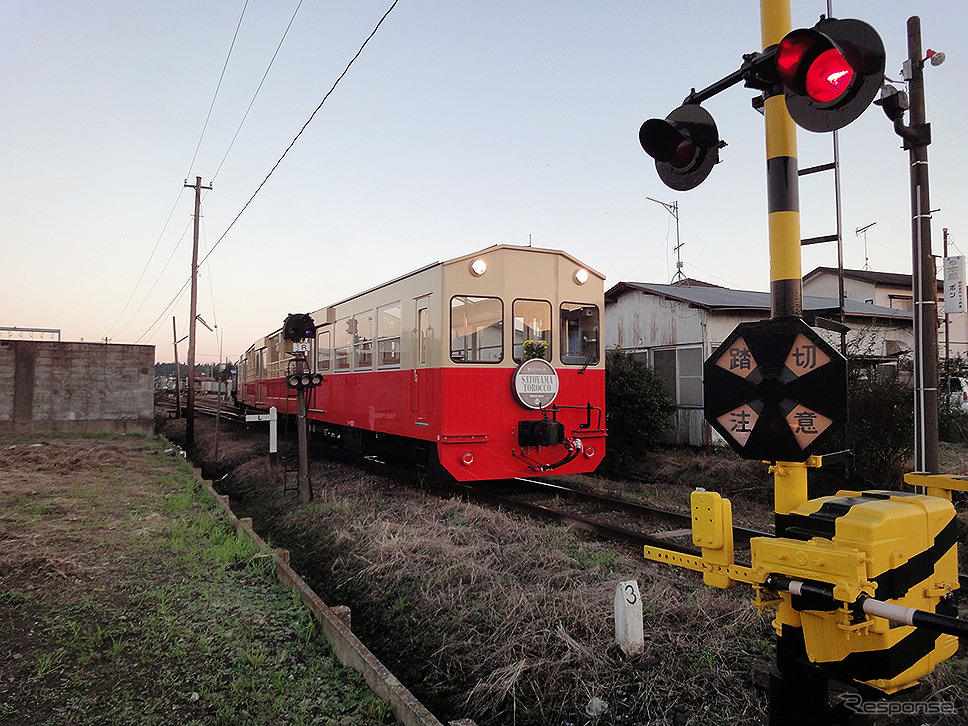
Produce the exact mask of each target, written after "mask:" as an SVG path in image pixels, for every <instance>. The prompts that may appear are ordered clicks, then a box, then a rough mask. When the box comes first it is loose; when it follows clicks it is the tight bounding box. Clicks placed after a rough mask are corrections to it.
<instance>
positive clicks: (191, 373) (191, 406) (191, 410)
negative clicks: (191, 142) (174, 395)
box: [185, 176, 212, 449]
mask: <svg viewBox="0 0 968 726" xmlns="http://www.w3.org/2000/svg"><path fill="white" fill-rule="evenodd" d="M185 186H186V187H191V188H193V189H194V190H195V234H194V237H193V240H192V293H191V294H192V300H191V311H190V312H189V315H190V319H189V321H188V407H187V410H186V412H185V447H186V448H189V449H190V448H191V447H192V446H194V445H195V319H196V318H197V317H198V228H199V223H200V221H201V216H202V189H211V188H212V187H204V186H202V177H200V176H197V177H195V183H194V184H189V183H188V182H185Z"/></svg>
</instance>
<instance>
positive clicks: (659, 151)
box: [639, 118, 699, 169]
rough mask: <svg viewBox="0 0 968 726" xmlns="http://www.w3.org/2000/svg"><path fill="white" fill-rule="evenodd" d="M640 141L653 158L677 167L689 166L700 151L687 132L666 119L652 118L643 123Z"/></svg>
mask: <svg viewBox="0 0 968 726" xmlns="http://www.w3.org/2000/svg"><path fill="white" fill-rule="evenodd" d="M639 143H640V144H642V148H643V149H645V153H646V154H648V155H649V156H651V157H652V158H653V159H655V160H656V161H663V162H665V163H667V164H672V166H674V167H675V168H676V169H685V168H686V167H688V166H689V165H690V164H692V162H693V161H694V160H695V158H696V154H698V153H699V148H698V147H697V146H696V145H695V144H694V143H692V140H691V139H689V138H688V135H687V132H686V131H685V130H684V129H682V128H681V127H680V126H679V125H678V124H675V123H672V122H670V121H666V120H665V119H659V118H652V119H649V120H648V121H646V122H645V123H644V124H642V128H640V129H639Z"/></svg>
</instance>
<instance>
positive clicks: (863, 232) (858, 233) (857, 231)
mask: <svg viewBox="0 0 968 726" xmlns="http://www.w3.org/2000/svg"><path fill="white" fill-rule="evenodd" d="M875 224H877V222H871V223H870V224H868V225H865V226H863V227H858V228H857V229H855V230H854V236H855V237H860V236H861V235H864V269H865V270H867V272H870V270H871V266H870V264H869V260H868V259H867V230H869V229H870V228H871V227H873V226H874V225H875Z"/></svg>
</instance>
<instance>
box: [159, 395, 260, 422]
mask: <svg viewBox="0 0 968 726" xmlns="http://www.w3.org/2000/svg"><path fill="white" fill-rule="evenodd" d="M155 405H157V406H161V407H163V408H164V409H165V411H166V412H167V413H168V415H169V416H174V415H175V411H176V410H177V407H176V402H175V397H174V396H173V395H172V394H170V393H162V394H158V395H156V396H155ZM181 405H182V412H184V410H185V407H186V406H187V403H186V399H185V398H184V397H183V398H182V402H181ZM195 413H200V414H203V415H205V416H216V415H217V416H219V417H221V418H224V419H229V420H232V421H244V420H245V416H244V415H243V414H241V413H240V412H239V410H238V409H237V408H235V406H233V405H232V404H231V403H230V402H228V401H224V400H223V401H218V400H216V399H214V398H210V397H208V396H196V397H195Z"/></svg>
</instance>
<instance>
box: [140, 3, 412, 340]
mask: <svg viewBox="0 0 968 726" xmlns="http://www.w3.org/2000/svg"><path fill="white" fill-rule="evenodd" d="M301 2H302V0H300V4H301ZM398 2H399V0H393V2H392V3H391V5H390V7H389V8H388V9H387V11H386V12H385V13H383V15H382V16H381V17H380V20H379V21H378V22H377V23H376V25H375V26H374V27H373V30H371V31H370V34H369V35H368V36H367V37H366V39H365V40H364V41H363V43H362V45H360V47H359V49H358V50H357V51H356V53H355V54H354V55H353V57H352V58H351V59H350V61H349V62H348V63H347V64H346V67H345V68H343V71H342V72H341V73H340V74H339V76H338V77H337V78H336V80H335V81H334V82H333V85H332V86H331V87H330V89H329V90H328V91H327V92H326V94H325V95H324V96H323V99H322V100H321V101H320V102H319V105H317V106H316V108H315V110H314V111H313V112H312V113H311V114H310V116H309V118H308V119H307V120H306V122H305V123H304V124H303V125H302V127H301V128H300V129H299V132H298V133H297V134H296V135H295V137H294V138H293V140H292V141H291V142H290V143H289V145H288V146H287V147H286V149H285V151H283V152H282V155H281V156H280V157H279V159H278V160H277V161H276V163H275V164H273V166H272V168H271V169H270V170H269V173H268V174H266V176H265V178H264V179H263V180H262V182H261V183H260V184H259V186H258V187H256V190H255V191H254V192H253V193H252V196H250V197H249V199H248V201H247V202H246V203H245V204H244V205H243V206H242V209H241V210H240V211H239V213H238V214H237V215H235V218H234V219H233V220H232V221H231V222H230V223H229V225H228V227H226V229H225V231H224V232H222V234H221V235H220V236H219V238H218V239H217V240H216V241H215V244H214V245H212V247H211V249H209V251H208V252H207V253H206V254H205V256H204V257H202V259H200V260H199V261H198V264H199V265H201V264H202V263H203V262H205V261H206V260H208V258H209V257H210V256H211V254H212V253H213V252H214V251H215V248H216V247H218V246H219V244H221V242H222V240H224V239H225V237H226V236H227V235H228V233H229V232H230V231H231V229H232V227H234V226H235V223H236V222H238V221H239V219H240V218H241V217H242V215H243V214H244V213H245V211H246V209H248V208H249V205H250V204H252V202H253V200H254V199H255V198H256V196H257V195H258V194H259V192H260V191H262V188H263V187H264V186H265V185H266V182H268V181H269V178H270V177H271V176H272V174H273V173H274V172H275V170H276V169H277V168H278V167H279V165H280V164H281V163H282V161H283V159H285V158H286V155H287V154H288V153H289V152H290V150H292V148H293V146H295V145H296V142H297V141H298V140H299V138H300V137H301V136H302V135H303V133H304V132H305V131H306V128H307V127H308V126H309V124H310V123H312V121H313V119H314V118H315V117H316V114H317V113H319V111H320V109H322V107H323V105H324V104H325V103H326V101H327V100H328V99H329V97H330V96H331V95H332V94H333V92H334V91H335V90H336V88H337V86H339V84H340V82H341V81H342V80H343V78H344V77H345V76H346V74H347V73H348V72H349V70H350V68H351V67H352V66H353V64H354V63H355V62H356V60H357V59H358V58H359V57H360V55H362V53H363V50H364V49H365V48H366V46H367V45H368V44H369V42H370V41H371V40H372V39H373V37H374V36H375V35H376V33H377V31H378V30H379V29H380V26H382V25H383V23H384V21H385V20H386V19H387V17H389V15H390V13H391V12H392V11H393V9H394V8H395V7H396V6H397V3H398ZM298 9H299V8H298V7H297V8H296V10H297V11H298ZM293 17H295V13H293ZM240 22H241V21H240ZM291 23H292V21H291V20H290V24H291ZM286 32H287V33H288V27H287V29H286ZM283 37H285V36H283ZM277 52H278V49H277ZM274 58H275V56H273V59H274ZM260 86H261V84H260ZM246 113H248V112H246ZM233 141H234V139H233ZM223 161H224V158H223ZM190 283H191V278H189V279H188V280H186V281H185V282H184V283H183V284H182V286H181V288H179V290H178V291H177V292H176V293H175V295H174V296H173V298H172V299H171V301H169V303H168V304H167V305H166V306H165V308H164V310H163V311H162V312H161V314H160V315H159V316H158V317H157V318H156V319H155V321H154V322H152V323H151V325H149V326H148V329H147V330H146V331H145V332H144V333H142V335H141V336H140V337H139V338H138V340H137V341H135V342H138V341H140V340H142V339H143V338H145V337H146V336H149V335H154V332H155V330H156V329H157V327H158V326H159V325H160V324H161V321H162V320H163V319H164V318H165V317H166V316H167V313H168V311H169V310H170V309H171V308H172V307H174V306H175V305H176V304H177V302H178V300H180V299H181V296H182V295H183V294H184V293H185V290H186V289H187V288H188V286H189V284H190Z"/></svg>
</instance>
